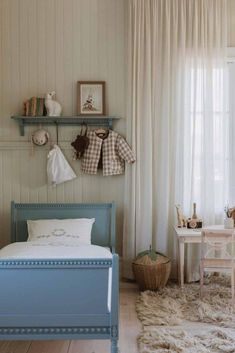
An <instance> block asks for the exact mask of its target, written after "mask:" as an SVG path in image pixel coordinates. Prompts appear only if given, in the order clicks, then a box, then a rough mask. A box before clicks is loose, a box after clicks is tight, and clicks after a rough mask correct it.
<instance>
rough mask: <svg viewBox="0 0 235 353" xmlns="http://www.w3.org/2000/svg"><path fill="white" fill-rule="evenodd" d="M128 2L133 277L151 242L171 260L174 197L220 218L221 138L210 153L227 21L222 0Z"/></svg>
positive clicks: (211, 218)
mask: <svg viewBox="0 0 235 353" xmlns="http://www.w3.org/2000/svg"><path fill="white" fill-rule="evenodd" d="M128 5H129V8H128V88H127V96H128V104H127V118H128V119H127V138H128V141H130V142H131V144H132V146H133V148H134V150H135V151H136V156H137V162H136V164H135V165H133V166H131V167H127V170H126V177H125V219H124V246H123V258H124V275H125V277H129V278H132V271H131V261H132V260H133V258H134V257H135V256H136V255H137V253H138V252H140V251H142V250H144V249H148V248H149V246H150V245H152V246H153V247H154V248H155V249H157V250H158V251H160V252H164V253H166V254H167V255H169V256H170V257H172V258H175V253H174V231H173V226H174V224H175V204H176V203H177V204H181V206H182V208H183V209H184V212H185V214H187V216H190V215H191V212H192V209H191V208H192V203H193V202H197V204H198V213H199V214H200V216H202V217H203V219H205V220H206V222H208V223H215V222H219V221H221V216H222V211H223V206H224V195H225V191H224V190H223V186H219V187H218V185H217V184H216V181H215V173H216V172H218V173H220V172H221V173H224V171H223V170H224V169H225V168H223V166H222V163H223V160H224V157H225V152H226V151H225V150H226V149H225V147H223V145H222V144H223V142H224V141H220V144H221V150H220V152H219V154H218V160H219V161H218V160H217V161H216V165H215V163H214V162H215V161H214V155H215V149H216V148H217V147H216V143H215V142H216V141H215V138H216V136H217V135H216V129H219V128H221V126H219V125H218V124H220V123H221V119H222V116H223V114H225V106H224V101H223V98H222V97H223V96H224V92H223V91H222V90H223V86H224V76H223V72H224V71H223V70H224V67H225V57H226V45H227V38H226V34H227V33H226V30H227V27H226V0H128ZM215 70H217V71H215ZM215 72H216V73H215ZM215 81H216V82H215ZM220 83H221V86H220V85H219V84H220ZM215 84H217V85H216V87H220V88H217V91H216V93H215V92H214V88H213V87H214V86H215ZM218 97H220V106H219V115H220V118H221V119H219V118H218V121H217V122H216V120H215V119H214V113H213V112H214V111H215V108H216V107H215V101H216V100H217V99H218ZM215 124H217V125H215ZM222 128H223V127H222ZM218 170H219V171H218ZM221 178H222V179H223V178H225V176H224V175H222V176H221ZM223 180H224V179H223ZM195 266H196V261H195ZM189 268H190V266H189ZM189 272H190V271H189ZM196 272H197V271H196V270H195V269H191V274H190V275H189V277H190V276H191V278H194V277H195V278H196V277H197V275H196Z"/></svg>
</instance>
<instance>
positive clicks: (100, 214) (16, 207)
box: [11, 201, 116, 250]
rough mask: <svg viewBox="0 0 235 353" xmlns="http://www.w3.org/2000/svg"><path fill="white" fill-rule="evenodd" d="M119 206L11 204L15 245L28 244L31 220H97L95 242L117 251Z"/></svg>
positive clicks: (98, 204)
mask: <svg viewBox="0 0 235 353" xmlns="http://www.w3.org/2000/svg"><path fill="white" fill-rule="evenodd" d="M115 213H116V210H115V203H114V202H112V203H75V204H70V203H15V202H14V201H12V202H11V241H12V242H16V241H26V240H27V238H28V231H27V222H26V221H27V220H28V219H66V218H95V223H94V225H93V227H92V233H91V242H92V244H95V245H100V246H107V247H108V246H109V247H110V248H113V250H114V247H115V228H116V225H115V221H116V220H115Z"/></svg>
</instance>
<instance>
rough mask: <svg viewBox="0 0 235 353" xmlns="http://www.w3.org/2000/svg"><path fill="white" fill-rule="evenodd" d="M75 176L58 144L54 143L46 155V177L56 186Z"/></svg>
mask: <svg viewBox="0 0 235 353" xmlns="http://www.w3.org/2000/svg"><path fill="white" fill-rule="evenodd" d="M76 177H77V175H76V174H75V173H74V171H73V169H72V168H71V167H70V165H69V163H68V161H67V160H66V158H65V156H64V154H63V153H62V151H61V149H60V148H59V146H58V145H54V146H53V148H52V149H51V150H50V152H49V153H48V156H47V178H48V183H49V184H50V185H53V186H56V185H58V184H61V183H64V182H66V181H69V180H73V179H75V178H76Z"/></svg>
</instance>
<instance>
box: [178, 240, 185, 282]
mask: <svg viewBox="0 0 235 353" xmlns="http://www.w3.org/2000/svg"><path fill="white" fill-rule="evenodd" d="M179 284H180V286H181V288H182V287H183V286H184V239H183V238H180V239H179Z"/></svg>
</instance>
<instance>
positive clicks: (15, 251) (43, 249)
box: [0, 241, 112, 311]
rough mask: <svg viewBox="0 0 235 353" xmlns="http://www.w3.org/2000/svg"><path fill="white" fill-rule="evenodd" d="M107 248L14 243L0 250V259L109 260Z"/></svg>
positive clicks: (109, 296) (109, 306)
mask: <svg viewBox="0 0 235 353" xmlns="http://www.w3.org/2000/svg"><path fill="white" fill-rule="evenodd" d="M111 258H112V253H111V252H110V250H109V248H104V247H102V246H98V245H79V246H78V245H71V244H69V245H68V244H66V243H61V242H60V243H57V244H56V243H52V244H45V243H41V242H37V241H32V242H16V243H12V244H9V245H7V246H5V247H4V248H2V249H1V250H0V259H4V260H6V259H111ZM111 288H112V268H110V269H109V283H108V298H107V306H108V310H109V311H110V309H111Z"/></svg>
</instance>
